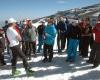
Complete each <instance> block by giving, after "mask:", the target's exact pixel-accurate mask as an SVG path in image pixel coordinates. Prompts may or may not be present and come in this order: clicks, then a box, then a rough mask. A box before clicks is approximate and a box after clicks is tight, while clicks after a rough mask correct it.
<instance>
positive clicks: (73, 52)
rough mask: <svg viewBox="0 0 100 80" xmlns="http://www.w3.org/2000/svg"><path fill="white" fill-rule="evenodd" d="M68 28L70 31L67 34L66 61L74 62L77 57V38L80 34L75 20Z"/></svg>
mask: <svg viewBox="0 0 100 80" xmlns="http://www.w3.org/2000/svg"><path fill="white" fill-rule="evenodd" d="M69 27H70V31H69V33H68V39H69V43H68V48H67V54H68V56H67V59H66V61H69V62H75V61H76V56H77V46H78V43H79V37H80V34H81V32H80V28H79V26H78V21H77V20H75V21H74V22H72V24H70V25H69Z"/></svg>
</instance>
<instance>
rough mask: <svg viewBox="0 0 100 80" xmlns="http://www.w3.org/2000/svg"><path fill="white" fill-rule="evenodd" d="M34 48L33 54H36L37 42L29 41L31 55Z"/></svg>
mask: <svg viewBox="0 0 100 80" xmlns="http://www.w3.org/2000/svg"><path fill="white" fill-rule="evenodd" d="M32 50H33V54H36V42H35V41H34V42H29V57H31V51H32Z"/></svg>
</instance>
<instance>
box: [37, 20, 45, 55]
mask: <svg viewBox="0 0 100 80" xmlns="http://www.w3.org/2000/svg"><path fill="white" fill-rule="evenodd" d="M44 28H45V25H44V22H43V21H41V25H39V26H38V28H37V32H38V50H37V52H38V53H40V51H41V49H42V45H43V39H44Z"/></svg>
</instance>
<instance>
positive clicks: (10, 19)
mask: <svg viewBox="0 0 100 80" xmlns="http://www.w3.org/2000/svg"><path fill="white" fill-rule="evenodd" d="M16 22H17V21H16V20H15V19H14V18H9V20H8V24H10V23H16Z"/></svg>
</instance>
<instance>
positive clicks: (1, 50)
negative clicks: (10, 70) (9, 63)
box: [0, 49, 5, 65]
mask: <svg viewBox="0 0 100 80" xmlns="http://www.w3.org/2000/svg"><path fill="white" fill-rule="evenodd" d="M2 52H3V49H0V63H1V64H3V65H4V64H5V61H4V55H3V54H2Z"/></svg>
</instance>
